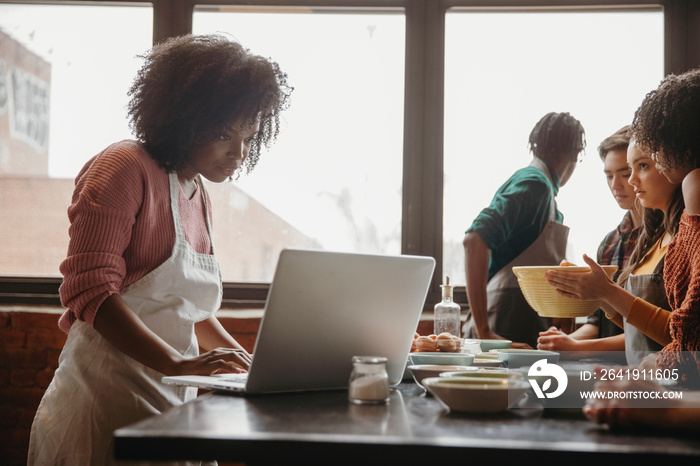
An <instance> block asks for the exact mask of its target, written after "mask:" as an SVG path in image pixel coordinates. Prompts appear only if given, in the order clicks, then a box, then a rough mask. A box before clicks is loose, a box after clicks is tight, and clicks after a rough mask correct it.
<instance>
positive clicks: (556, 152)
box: [529, 112, 586, 162]
mask: <svg viewBox="0 0 700 466" xmlns="http://www.w3.org/2000/svg"><path fill="white" fill-rule="evenodd" d="M529 146H530V151H532V153H533V154H534V155H535V156H536V157H537V158H539V159H542V160H544V161H545V162H553V161H555V159H558V158H559V157H562V156H564V157H567V156H568V157H571V158H572V159H574V160H575V159H576V158H577V157H578V155H579V154H580V153H581V151H583V149H585V147H586V133H585V131H584V130H583V126H582V125H581V122H580V121H578V120H577V119H576V118H574V117H572V116H571V115H570V114H569V113H568V112H564V113H556V112H550V113H548V114H546V115H545V116H543V117H542V118H541V119H540V121H538V122H537V124H536V125H535V127H534V128H533V129H532V132H531V133H530V138H529Z"/></svg>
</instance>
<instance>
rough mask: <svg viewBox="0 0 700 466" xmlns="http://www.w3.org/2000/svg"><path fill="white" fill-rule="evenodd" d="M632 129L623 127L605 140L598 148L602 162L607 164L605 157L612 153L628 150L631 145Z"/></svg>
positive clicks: (627, 126)
mask: <svg viewBox="0 0 700 466" xmlns="http://www.w3.org/2000/svg"><path fill="white" fill-rule="evenodd" d="M630 127H631V126H630V125H626V126H623V127H622V128H620V129H618V130H617V131H615V132H614V133H613V134H611V135H610V136H608V137H607V138H605V139H603V141H602V142H601V143H600V145H599V146H598V155H600V160H602V161H603V162H605V157H606V156H607V155H608V152H610V151H613V150H627V148H628V147H629V145H630Z"/></svg>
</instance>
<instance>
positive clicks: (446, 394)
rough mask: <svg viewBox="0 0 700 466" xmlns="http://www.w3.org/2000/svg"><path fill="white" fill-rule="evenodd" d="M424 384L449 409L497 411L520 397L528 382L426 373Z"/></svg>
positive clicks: (477, 411)
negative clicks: (432, 375)
mask: <svg viewBox="0 0 700 466" xmlns="http://www.w3.org/2000/svg"><path fill="white" fill-rule="evenodd" d="M423 386H424V387H425V388H426V389H427V390H428V391H429V392H430V393H431V394H432V395H433V396H434V397H435V398H437V399H438V400H439V401H440V402H441V403H442V404H443V405H444V406H446V407H447V408H448V409H449V410H450V411H455V412H467V413H497V412H500V411H505V410H506V409H508V408H509V407H511V406H513V405H514V404H515V403H517V402H518V401H520V399H521V398H522V397H523V395H524V394H525V392H527V390H529V389H530V384H529V383H528V382H526V381H524V380H511V379H502V378H501V379H498V378H470V377H429V378H427V379H423Z"/></svg>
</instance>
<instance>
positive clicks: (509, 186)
mask: <svg viewBox="0 0 700 466" xmlns="http://www.w3.org/2000/svg"><path fill="white" fill-rule="evenodd" d="M529 146H530V151H531V152H532V154H533V156H534V157H533V158H532V161H531V162H530V165H529V166H527V167H525V168H521V169H520V170H518V171H516V172H515V173H514V174H513V176H511V177H510V178H509V179H508V181H506V182H505V183H504V184H503V185H502V186H501V187H500V188H499V189H498V191H497V192H496V194H495V196H494V197H493V200H492V201H491V204H490V205H489V206H488V207H487V208H485V209H484V210H482V211H481V213H480V214H479V215H478V216H477V218H476V219H475V220H474V222H473V223H472V225H471V227H470V228H469V229H468V230H467V232H466V234H465V236H464V240H463V244H464V251H465V271H466V279H467V297H468V299H469V307H470V311H471V312H470V315H468V317H467V322H466V324H465V325H464V336H465V337H466V338H479V339H504V338H505V339H507V340H511V341H513V342H514V344H513V347H521V348H522V347H525V348H527V347H535V346H536V345H537V337H538V335H539V332H540V331H543V330H546V329H547V328H548V327H549V326H550V325H551V321H550V320H549V319H544V318H541V317H539V316H538V315H537V314H536V313H535V311H534V310H532V308H531V307H530V306H529V304H528V303H527V301H526V300H525V297H524V296H523V294H522V292H521V291H520V287H519V286H518V282H517V278H516V277H515V275H514V274H513V272H512V270H511V269H512V267H514V266H518V265H557V264H559V262H560V261H561V260H563V259H564V258H565V253H566V241H567V237H568V228H567V227H565V226H564V225H562V221H563V216H562V214H561V212H559V210H558V209H557V206H556V201H555V200H554V198H555V196H556V195H557V193H558V192H559V187H560V186H564V185H565V184H566V182H567V181H569V178H570V177H571V175H572V174H573V172H574V169H575V168H576V165H577V162H578V157H579V154H580V153H581V152H582V151H583V149H584V148H585V146H586V140H585V132H584V129H583V126H582V125H581V123H580V122H579V121H578V120H577V119H575V118H574V117H572V116H571V115H570V114H569V113H554V112H552V113H548V114H547V115H545V116H544V117H542V119H541V120H540V121H539V122H538V123H537V124H536V125H535V127H534V128H533V130H532V132H531V133H530V138H529Z"/></svg>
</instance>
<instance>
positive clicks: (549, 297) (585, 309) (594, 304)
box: [513, 265, 617, 318]
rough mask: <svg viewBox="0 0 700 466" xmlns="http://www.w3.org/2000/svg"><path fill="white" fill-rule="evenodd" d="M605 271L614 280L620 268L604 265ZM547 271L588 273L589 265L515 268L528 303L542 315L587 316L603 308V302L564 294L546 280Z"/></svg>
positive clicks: (514, 270)
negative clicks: (601, 306) (601, 305)
mask: <svg viewBox="0 0 700 466" xmlns="http://www.w3.org/2000/svg"><path fill="white" fill-rule="evenodd" d="M601 267H602V268H603V270H605V272H606V273H607V274H608V276H609V277H610V278H611V279H612V277H613V275H614V274H615V272H616V271H617V266H616V265H602V266H601ZM548 270H565V271H567V272H576V273H582V272H588V271H589V270H590V267H573V266H572V267H564V266H547V265H543V266H530V267H513V273H514V274H515V276H516V277H518V284H519V285H520V289H521V290H522V292H523V295H525V299H526V300H527V302H528V304H530V306H531V307H532V308H533V309H534V310H535V312H537V313H538V314H539V315H540V316H542V317H563V318H571V317H585V316H588V315H590V314H592V313H593V312H594V311H595V310H596V309H598V308H599V307H600V304H601V302H600V301H583V300H580V299H574V298H569V297H567V296H562V295H560V294H559V293H558V292H557V289H556V288H555V287H553V286H552V285H550V284H549V283H547V279H546V278H545V273H547V271H548Z"/></svg>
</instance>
